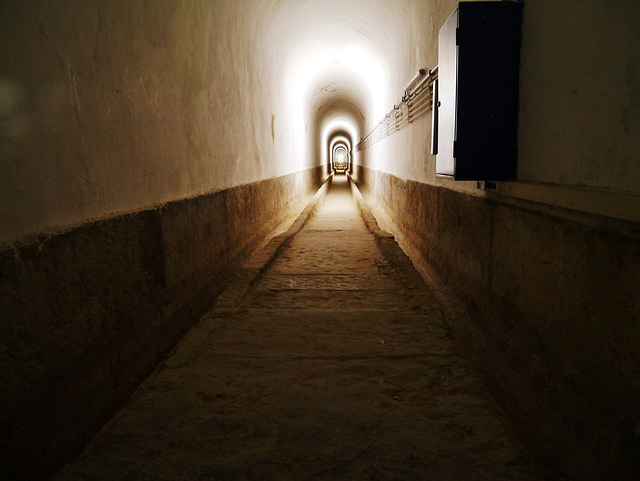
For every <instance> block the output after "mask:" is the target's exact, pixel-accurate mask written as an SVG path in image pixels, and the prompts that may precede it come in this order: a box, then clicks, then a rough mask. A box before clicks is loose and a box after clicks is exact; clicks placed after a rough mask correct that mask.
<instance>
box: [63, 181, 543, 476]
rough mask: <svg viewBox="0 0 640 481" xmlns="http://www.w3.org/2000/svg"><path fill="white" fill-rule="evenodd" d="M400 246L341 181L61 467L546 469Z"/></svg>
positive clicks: (183, 471) (232, 472)
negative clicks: (471, 365) (376, 231)
mask: <svg viewBox="0 0 640 481" xmlns="http://www.w3.org/2000/svg"><path fill="white" fill-rule="evenodd" d="M384 242H387V244H386V245H389V246H391V251H390V252H392V254H391V255H389V254H387V255H386V256H385V255H383V253H382V251H381V250H380V249H381V248H383V246H384ZM394 244H395V243H394V242H393V241H392V239H390V238H388V237H387V238H386V239H383V242H382V243H380V244H379V243H377V242H376V237H375V236H374V235H372V234H371V233H370V232H369V231H368V230H367V228H366V227H365V223H364V222H363V220H362V218H361V217H360V216H359V212H358V208H357V206H356V203H355V202H354V198H353V197H352V195H351V192H350V189H349V186H348V185H347V184H346V182H344V177H343V178H342V179H340V177H338V178H336V179H334V182H333V184H332V186H331V188H330V190H329V193H328V194H327V197H326V200H325V201H324V202H323V204H322V205H321V207H320V208H319V211H318V213H317V214H316V215H315V216H314V217H312V218H311V219H310V220H309V221H308V222H307V223H306V225H305V226H304V229H302V230H301V231H300V232H298V233H297V234H296V235H295V236H294V237H293V239H291V241H290V244H289V245H288V246H287V247H286V248H284V249H282V251H281V253H280V255H279V256H277V258H276V260H275V261H274V262H273V263H272V264H271V265H270V266H269V267H268V268H267V269H266V271H265V272H264V273H263V274H262V275H261V276H258V277H257V278H256V279H255V281H254V282H252V283H249V284H247V286H248V287H247V288H246V289H243V288H242V287H241V281H242V280H240V281H239V282H240V284H239V283H238V282H236V283H235V284H233V285H232V286H230V287H229V289H228V290H227V292H225V294H224V295H222V296H221V298H220V299H219V300H218V303H217V305H216V306H215V308H214V309H213V310H212V311H211V312H210V313H208V314H207V315H206V316H205V317H204V318H203V319H202V320H201V321H200V323H199V324H198V325H197V326H196V327H195V328H194V329H193V330H192V331H191V332H190V333H189V334H188V335H187V336H186V337H185V339H183V341H182V342H181V343H180V345H179V346H178V347H177V348H176V350H175V351H174V353H173V356H172V357H171V358H170V359H168V360H167V361H166V362H165V363H163V364H161V365H160V366H159V367H158V368H157V369H156V371H155V372H154V374H153V375H152V376H151V377H150V378H149V379H148V380H147V381H146V382H145V383H144V384H143V385H142V386H141V387H140V388H139V389H138V391H137V392H136V393H135V394H134V396H133V397H132V398H131V400H130V402H129V404H128V405H127V406H126V407H125V408H124V409H122V410H121V411H120V412H119V413H118V414H117V415H116V416H115V418H114V419H113V420H112V421H111V422H110V423H109V424H107V425H106V426H105V427H104V429H103V430H102V431H101V432H100V433H99V435H98V436H97V437H96V438H95V439H94V440H93V441H92V442H91V444H90V445H89V446H88V447H87V449H86V451H85V452H84V453H83V454H82V455H81V457H80V458H79V459H78V460H77V461H76V462H75V463H72V464H70V465H68V466H67V467H66V468H65V469H63V470H62V471H61V472H60V473H59V474H58V475H57V477H55V478H54V479H56V480H58V481H61V480H80V479H91V480H100V479H105V480H106V479H110V480H111V479H117V480H154V481H155V480H261V481H267V480H287V481H291V480H330V479H341V480H343V479H344V480H434V481H445V480H492V481H496V480H509V481H515V480H537V479H539V478H538V476H536V475H535V471H534V470H533V468H532V467H531V466H530V464H529V463H528V461H527V460H526V458H525V457H524V456H522V454H521V453H520V451H519V449H518V448H517V447H516V445H514V443H513V441H512V440H511V438H510V437H509V435H508V433H507V430H506V429H505V427H504V425H503V423H502V421H501V417H500V414H499V412H498V410H497V409H496V408H495V406H494V404H493V403H492V402H491V401H490V400H489V399H488V398H487V396H486V395H485V392H484V389H483V386H482V385H481V384H480V382H479V381H478V380H477V379H476V377H475V376H474V375H473V374H471V373H470V371H469V370H468V369H467V367H465V363H464V362H463V360H462V359H461V358H460V356H459V354H458V353H457V352H456V349H455V347H454V345H453V343H452V341H451V339H450V337H449V331H448V329H447V327H446V325H445V323H444V321H443V319H442V311H441V309H440V308H439V306H438V305H437V303H436V301H435V299H434V297H433V295H432V294H431V293H430V292H429V290H428V289H427V288H426V287H425V286H424V284H423V283H422V281H421V279H420V278H419V276H418V275H417V273H416V272H415V271H414V270H413V268H412V267H411V264H410V263H409V262H408V261H407V259H406V258H403V254H402V253H401V252H399V253H398V252H397V251H399V248H397V245H396V246H395V247H393V245H394ZM379 245H380V247H379ZM268 247H269V246H267V248H265V249H266V250H265V251H263V252H260V253H258V254H257V255H256V256H255V262H264V259H265V258H267V257H272V256H273V251H272V250H271V251H270V250H269V249H268ZM394 248H395V249H396V251H393V249H394ZM383 250H385V249H383ZM393 252H396V253H395V254H393ZM261 259H262V260H261ZM252 262H253V261H250V262H249V264H248V270H249V271H250V270H251V265H252ZM241 277H242V276H241Z"/></svg>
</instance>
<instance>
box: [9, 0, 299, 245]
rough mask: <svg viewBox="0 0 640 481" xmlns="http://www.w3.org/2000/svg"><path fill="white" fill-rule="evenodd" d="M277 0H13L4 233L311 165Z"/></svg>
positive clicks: (61, 224)
mask: <svg viewBox="0 0 640 481" xmlns="http://www.w3.org/2000/svg"><path fill="white" fill-rule="evenodd" d="M270 5H271V4H270V3H269V2H248V1H236V2H208V1H199V0H195V1H189V2H161V3H158V2H144V1H141V0H136V1H132V2H130V1H123V0H116V1H108V2H89V3H82V2H76V1H72V0H63V1H61V2H55V4H54V3H47V2H29V3H25V2H2V6H1V7H0V8H1V15H0V31H1V32H2V34H0V50H1V51H2V52H3V55H2V57H1V58H0V115H1V116H0V156H1V158H2V163H1V165H0V241H4V242H6V241H12V240H15V239H18V238H20V237H21V236H24V235H26V234H34V233H39V232H42V231H45V230H59V229H60V228H66V227H70V226H74V225H77V224H79V223H81V222H86V221H88V220H95V219H103V218H107V217H109V216H112V215H115V214H122V213H127V212H135V211H137V210H139V209H141V208H149V207H153V206H156V205H159V204H162V203H164V202H168V201H173V200H177V199H182V198H185V197H193V196H197V195H202V194H206V193H211V192H216V191H219V190H223V189H227V188H229V187H234V186H238V185H242V184H247V183H250V182H255V181H258V180H261V179H265V178H269V177H274V176H280V175H285V174H289V173H292V172H295V171H299V170H302V169H304V168H306V167H308V165H307V164H303V165H299V164H298V162H293V160H292V158H291V156H286V155H284V151H285V148H286V143H285V142H284V140H283V134H286V130H284V128H283V123H282V119H283V115H284V107H283V95H282V92H281V89H282V85H281V78H280V74H279V69H278V64H277V63H276V62H273V54H272V53H271V52H270V51H268V50H265V49H266V48H267V47H268V45H267V44H266V43H265V42H263V41H262V36H263V35H264V34H265V32H266V30H267V29H268V20H269V15H268V11H267V10H268V9H269V8H270Z"/></svg>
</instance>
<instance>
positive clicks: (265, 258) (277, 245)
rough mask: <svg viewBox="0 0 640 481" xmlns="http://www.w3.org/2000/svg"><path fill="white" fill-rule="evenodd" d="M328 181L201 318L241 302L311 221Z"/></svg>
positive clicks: (329, 183)
mask: <svg viewBox="0 0 640 481" xmlns="http://www.w3.org/2000/svg"><path fill="white" fill-rule="evenodd" d="M331 180H332V177H329V178H327V180H326V181H325V182H324V183H323V184H322V186H321V187H320V189H318V191H317V192H316V194H315V195H314V196H313V198H312V199H311V201H310V202H309V203H308V204H307V205H306V207H305V208H304V209H303V210H302V212H301V213H300V215H299V216H298V217H297V219H296V220H295V221H294V222H293V224H291V227H289V229H288V230H287V232H285V233H283V234H280V235H277V236H275V237H274V238H273V239H271V240H270V241H269V242H268V243H267V245H266V246H264V247H263V248H262V249H260V250H259V251H258V252H256V253H255V254H253V255H252V256H251V258H250V259H249V260H248V261H247V262H246V263H245V264H244V266H243V267H242V268H241V269H240V270H239V271H238V273H237V275H236V277H235V279H234V280H233V282H231V284H229V286H228V287H227V288H226V289H225V290H224V292H222V293H221V294H220V296H219V297H218V299H217V301H216V304H215V307H214V309H213V310H212V311H210V312H209V313H207V314H205V315H204V316H203V318H207V317H209V316H210V315H212V313H213V311H215V310H219V309H220V308H233V307H236V306H238V305H239V304H240V302H242V299H243V298H244V297H245V295H246V294H247V292H249V289H251V286H252V285H253V284H254V283H255V282H256V281H257V280H258V279H259V278H260V276H261V275H262V274H263V273H264V272H265V270H266V269H268V267H269V266H270V265H271V264H273V262H274V261H275V260H276V259H277V258H278V256H279V255H280V254H281V253H282V251H283V250H284V249H285V248H286V247H287V246H288V245H289V243H290V242H291V241H292V240H293V238H294V237H295V236H296V234H297V233H298V232H300V231H301V230H302V228H303V227H304V226H305V224H306V223H307V221H308V220H309V219H311V218H312V217H313V215H314V214H315V213H316V211H317V210H318V207H320V206H321V205H322V201H323V200H324V198H325V196H326V195H327V191H328V189H329V186H330V185H331Z"/></svg>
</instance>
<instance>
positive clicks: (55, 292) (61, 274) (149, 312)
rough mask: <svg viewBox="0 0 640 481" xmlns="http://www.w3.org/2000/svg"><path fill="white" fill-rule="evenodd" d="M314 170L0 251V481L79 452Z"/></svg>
mask: <svg viewBox="0 0 640 481" xmlns="http://www.w3.org/2000/svg"><path fill="white" fill-rule="evenodd" d="M321 172H322V168H321V167H319V168H314V169H310V170H308V171H305V172H300V173H296V174H291V175H288V176H284V177H280V178H273V179H267V180H264V181H261V182H256V183H254V184H249V185H245V186H239V187H235V188H232V189H228V190H225V191H221V192H216V193H213V194H209V195H203V196H199V197H196V198H193V199H184V200H181V201H176V202H172V203H169V204H167V205H165V206H161V207H159V208H156V209H151V210H145V211H141V212H138V213H134V214H128V215H123V216H119V217H115V218H112V219H107V220H103V221H100V222H94V223H89V224H85V225H82V226H79V227H77V228H76V229H73V230H70V231H66V232H64V233H60V234H47V235H42V236H40V237H39V238H37V239H35V240H31V241H24V242H22V243H14V244H13V245H11V246H7V247H4V248H3V249H2V250H0V272H1V276H0V382H2V386H3V387H2V391H1V396H0V413H1V414H0V432H2V439H1V440H0V478H2V479H46V478H48V477H49V476H50V475H51V474H52V473H53V472H55V471H56V470H57V468H59V467H60V466H62V465H64V464H65V463H66V462H67V461H68V460H69V459H71V458H72V457H73V456H74V455H75V454H76V453H78V452H79V451H80V450H81V449H82V448H83V447H84V445H85V444H86V443H87V441H88V440H89V439H90V438H91V437H92V435H93V434H94V433H95V432H97V430H98V429H99V428H100V427H101V426H102V424H103V423H104V422H105V421H106V420H108V418H109V417H110V416H111V415H112V414H113V413H114V412H115V411H116V410H117V409H118V408H119V407H120V406H121V405H122V404H123V403H124V402H125V400H126V399H127V397H128V396H129V395H130V393H131V392H133V390H135V388H136V387H137V386H138V385H139V383H140V382H141V381H142V380H143V379H144V378H145V377H146V376H147V375H148V374H149V373H150V372H151V371H152V369H153V368H154V367H155V365H157V363H158V362H160V361H161V360H162V358H163V357H164V356H165V355H166V353H167V352H169V350H171V349H172V348H173V347H174V346H175V345H176V343H177V341H178V340H179V339H180V337H181V336H182V335H184V333H185V332H187V331H188V330H189V329H190V328H191V327H192V326H193V325H194V324H195V323H196V322H197V320H198V319H199V317H200V316H201V315H202V314H203V313H204V312H206V311H207V309H210V308H211V305H212V304H213V302H214V300H215V298H216V296H217V295H218V294H219V293H220V292H221V291H222V290H223V289H224V287H225V286H226V285H227V284H228V282H229V280H230V279H232V278H233V275H234V273H235V272H236V271H237V270H238V269H239V268H240V266H241V265H242V262H244V260H245V259H246V258H247V256H248V254H250V253H251V252H252V251H253V250H254V249H255V248H256V246H257V245H259V243H260V242H261V240H262V239H264V237H265V236H266V235H267V233H268V232H269V231H270V230H272V229H273V227H274V226H275V225H276V224H277V223H278V222H279V220H280V219H281V218H283V216H284V214H285V213H286V212H287V209H288V206H289V203H290V202H291V201H292V200H294V199H295V198H296V197H297V196H299V195H303V194H305V195H306V192H307V191H306V189H307V187H308V186H311V185H316V186H317V185H318V183H317V182H318V180H319V178H320V176H321V175H322V173H321Z"/></svg>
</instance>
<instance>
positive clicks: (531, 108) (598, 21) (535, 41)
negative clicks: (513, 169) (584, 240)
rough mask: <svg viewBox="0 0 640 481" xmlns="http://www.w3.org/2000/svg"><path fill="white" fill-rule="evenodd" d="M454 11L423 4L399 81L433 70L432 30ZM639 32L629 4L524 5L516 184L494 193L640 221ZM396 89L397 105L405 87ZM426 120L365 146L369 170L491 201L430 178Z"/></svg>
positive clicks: (638, 12)
mask: <svg viewBox="0 0 640 481" xmlns="http://www.w3.org/2000/svg"><path fill="white" fill-rule="evenodd" d="M456 5H457V2H454V1H447V2H438V3H437V4H428V3H427V2H425V3H424V4H422V5H421V8H422V9H423V10H422V11H421V12H420V13H419V16H418V18H420V20H419V21H417V22H411V21H409V22H408V23H407V25H406V29H405V35H404V37H403V38H404V39H405V41H406V42H407V43H406V47H405V50H406V51H410V50H411V49H410V46H411V45H415V46H418V47H416V51H419V52H420V53H421V54H420V55H418V54H412V55H409V56H399V57H398V65H397V67H396V68H394V69H393V71H394V72H396V73H397V74H398V77H397V79H396V80H398V81H400V77H402V78H403V79H404V81H405V82H406V81H407V80H408V79H409V78H410V73H411V72H412V70H411V69H415V68H418V67H427V68H431V67H433V66H435V65H436V64H437V33H438V31H439V29H440V27H441V26H442V24H443V22H444V21H445V20H446V18H447V17H448V16H449V14H450V13H451V12H452V11H453V10H454V9H455V7H456ZM418 8H420V7H418ZM427 19H428V21H425V20H427ZM638 25H640V2H636V1H635V0H619V1H613V2H612V1H609V0H585V1H581V0H567V1H563V2H557V1H555V0H527V1H526V2H525V10H524V22H523V43H522V66H521V95H520V131H519V158H518V181H517V182H509V183H505V182H502V183H498V185H497V190H496V192H497V193H498V194H500V195H502V196H504V197H506V198H508V197H512V198H514V199H525V200H531V201H535V202H541V203H544V204H549V205H554V206H561V207H567V208H571V209H576V210H582V211H585V212H590V213H595V214H600V215H605V216H611V217H615V218H620V219H624V220H631V221H635V222H639V221H640V29H638ZM406 32H415V33H413V34H412V35H407V33H406ZM416 39H417V40H416ZM392 84H393V82H392ZM394 88H395V89H396V90H395V97H396V98H398V99H399V98H400V95H401V92H402V85H401V84H398V83H397V82H396V83H395V84H394ZM430 123H431V119H430V118H429V116H425V117H423V118H421V119H420V120H418V121H417V122H415V123H414V124H413V125H411V126H409V127H407V128H405V129H404V130H402V131H400V132H398V133H396V134H394V135H392V136H390V137H388V138H387V139H385V140H383V141H381V142H379V143H377V144H375V145H374V146H373V147H371V148H369V149H367V152H366V155H365V157H366V159H367V164H368V165H369V166H371V167H373V168H376V169H379V170H382V171H384V172H388V173H391V174H393V175H396V176H398V177H400V178H402V179H410V180H416V181H419V182H425V183H428V184H432V185H439V186H443V187H446V188H449V189H453V190H458V191H464V192H467V193H470V194H473V195H482V196H483V195H488V194H487V193H485V192H484V191H482V190H478V189H477V186H476V183H475V182H454V181H450V180H446V179H441V178H436V176H435V157H434V156H431V155H430V145H429V144H430V135H431V125H430Z"/></svg>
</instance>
